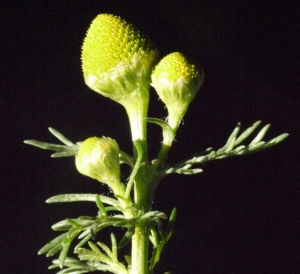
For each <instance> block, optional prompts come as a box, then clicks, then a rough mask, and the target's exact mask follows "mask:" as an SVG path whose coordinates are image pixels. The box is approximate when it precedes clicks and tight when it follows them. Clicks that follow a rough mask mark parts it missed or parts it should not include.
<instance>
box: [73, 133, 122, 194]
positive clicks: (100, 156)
mask: <svg viewBox="0 0 300 274" xmlns="http://www.w3.org/2000/svg"><path fill="white" fill-rule="evenodd" d="M119 152H120V149H119V146H118V144H117V142H116V141H115V140H113V139H111V138H105V137H102V138H99V137H91V138H88V139H86V140H85V141H84V142H83V143H82V144H81V145H80V147H79V150H78V152H77V154H76V158H75V163H76V168H77V170H78V171H79V172H80V173H81V174H83V175H86V176H88V177H91V178H93V179H96V180H98V181H100V182H102V183H105V184H107V185H108V186H110V187H111V188H112V189H113V190H114V188H115V185H116V184H118V183H119V181H120V162H119Z"/></svg>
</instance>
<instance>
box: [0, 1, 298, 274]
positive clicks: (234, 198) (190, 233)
mask: <svg viewBox="0 0 300 274" xmlns="http://www.w3.org/2000/svg"><path fill="white" fill-rule="evenodd" d="M270 2H271V1H270ZM276 2H277V1H273V2H272V3H269V2H268V1H224V2H222V4H220V3H218V2H217V1H184V2H181V1H101V0H98V1H32V2H31V3H30V1H28V2H25V1H19V3H17V1H3V2H2V4H1V100H0V103H1V160H0V161H1V175H0V176H1V188H2V189H1V191H0V193H1V197H0V198H1V204H2V205H3V207H2V209H1V215H2V217H1V226H3V228H2V229H1V238H2V237H3V239H1V253H2V254H1V257H0V260H1V273H46V272H47V266H48V265H49V264H50V259H46V258H45V257H43V256H38V255H37V250H38V249H39V248H40V247H41V246H42V245H44V244H45V243H46V242H47V241H49V240H50V239H52V238H53V237H54V236H55V235H56V234H55V233H54V232H52V231H51V229H50V227H51V225H52V224H53V223H55V222H57V221H59V220H61V219H64V218H66V217H77V216H79V215H84V214H91V215H93V214H94V213H95V212H96V208H95V207H94V205H85V204H77V205H69V204H68V205H65V204H58V205H47V204H45V203H44V201H45V200H46V199H47V198H48V197H50V196H52V195H55V194H59V193H72V192H74V193H76V192H91V193H95V192H100V193H107V190H106V189H105V188H104V187H103V186H101V185H99V184H97V183H96V182H94V181H93V180H89V179H88V178H86V177H84V176H81V175H79V174H78V173H77V172H76V170H75V166H74V159H73V158H67V159H51V158H50V157H49V155H50V153H49V152H48V151H42V150H38V149H36V148H33V147H30V146H26V145H24V144H23V143H22V142H23V140H25V139H37V140H43V141H48V142H55V141H56V140H55V139H54V137H53V136H51V134H50V133H49V132H48V130H47V128H48V127H49V126H52V127H54V128H56V129H58V130H59V131H61V132H62V133H64V134H65V135H66V136H68V137H69V138H70V139H71V140H73V141H81V140H84V139H85V138H87V137H90V136H95V135H97V136H102V135H105V136H110V137H112V138H114V139H116V140H117V141H118V143H119V145H120V147H121V149H122V150H124V151H126V152H128V153H130V152H131V144H130V133H129V130H128V122H127V120H126V116H125V112H124V110H123V109H122V107H121V106H119V105H116V104H115V103H114V102H112V101H109V100H108V99H106V98H104V97H101V96H99V95H98V94H96V93H95V92H93V91H91V90H89V89H88V88H87V86H86V85H85V84H84V81H83V77H82V73H81V67H80V66H81V64H80V50H81V44H82V40H83V38H84V36H85V32H86V30H87V28H88V27H89V24H90V22H91V21H92V20H93V19H94V17H95V16H96V15H97V14H99V13H114V14H116V15H119V16H122V17H124V18H125V19H127V20H128V21H130V22H132V23H133V24H135V25H136V26H137V27H138V28H140V29H141V30H142V31H143V32H144V33H145V34H146V35H147V36H148V37H149V38H150V39H151V40H152V41H153V42H154V43H155V44H156V45H157V47H158V49H159V51H160V56H161V57H162V56H164V55H166V54H168V53H170V52H173V51H180V52H182V53H184V54H186V55H187V56H189V57H191V58H193V59H194V60H195V61H196V62H198V63H200V64H201V65H202V66H203V68H204V71H205V77H206V78H205V83H204V85H203V87H202V89H201V90H200V92H199V94H198V95H197V97H196V99H195V100H194V102H193V103H192V104H191V106H190V109H189V112H188V114H187V115H186V117H185V119H184V125H183V126H182V127H181V129H180V130H179V132H178V136H177V141H176V143H175V144H174V147H173V150H172V152H171V154H170V159H171V160H170V161H172V162H176V161H178V160H181V159H182V158H186V157H189V156H192V155H193V154H195V153H197V152H200V151H202V149H204V148H207V147H209V146H213V147H214V148H218V147H220V146H222V144H223V143H224V142H225V140H226V138H227V137H228V135H229V133H230V132H231V130H232V129H233V128H234V126H235V125H236V123H237V122H239V121H240V122H242V125H243V126H244V128H245V127H246V126H250V125H251V124H252V123H253V122H255V121H257V120H260V119H261V120H262V121H263V122H264V123H265V124H266V123H271V124H272V127H271V129H270V131H269V133H268V135H267V136H266V138H267V139H268V138H272V137H274V136H277V135H279V134H281V133H283V132H288V133H290V134H291V136H290V137H289V138H288V139H287V140H286V141H285V142H284V143H282V144H280V145H279V146H278V147H276V148H272V149H270V150H268V151H264V152H261V153H258V154H254V155H250V156H245V157H241V158H233V159H227V160H222V161H218V162H212V163H209V164H207V165H206V166H205V167H204V173H203V174H200V175H197V176H193V177H188V176H179V175H178V176H176V175H172V176H169V177H167V178H165V179H164V180H163V182H162V183H161V185H160V186H159V187H158V189H157V194H156V197H155V202H154V204H153V209H157V210H161V211H165V212H166V213H168V214H169V213H170V211H171V210H172V208H173V207H175V206H176V207H177V208H178V214H179V217H178V221H177V225H176V229H175V232H174V237H173V239H172V241H171V243H170V244H169V245H168V247H167V249H166V252H165V254H164V256H163V258H162V259H161V262H160V263H159V265H158V268H157V271H156V273H163V271H167V270H170V271H172V273H299V272H300V257H299V255H300V254H299V253H300V252H299V250H300V248H299V244H300V241H299V239H298V236H299V206H300V202H299V201H300V195H299V167H298V155H297V154H298V153H297V152H298V151H299V149H298V147H299V137H297V133H298V125H299V95H298V93H299V52H298V49H299V42H300V41H299V5H297V4H295V3H296V2H297V1H284V5H283V4H276ZM278 2H280V1H278ZM281 2H283V1H281ZM293 2H294V3H293ZM152 92H153V93H152V101H151V105H150V114H149V115H150V116H152V117H159V118H164V117H165V116H166V113H165V110H164V108H163V105H162V104H161V102H159V101H158V100H157V97H156V95H155V94H154V91H152ZM149 139H150V144H149V146H150V150H151V153H150V155H151V157H155V155H156V152H157V149H158V144H159V142H160V132H159V129H158V128H157V127H155V126H153V125H150V126H149ZM53 273H54V272H53Z"/></svg>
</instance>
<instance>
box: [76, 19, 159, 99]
mask: <svg viewBox="0 0 300 274" xmlns="http://www.w3.org/2000/svg"><path fill="white" fill-rule="evenodd" d="M155 59H156V50H155V49H154V47H153V46H152V44H151V43H150V42H149V41H148V40H147V39H146V38H145V37H144V36H143V35H142V34H141V33H140V32H139V31H138V30H136V29H135V28H134V27H133V25H131V24H130V23H128V22H126V21H125V20H124V19H122V18H120V17H118V16H114V15H112V14H100V15H98V16H97V17H96V18H95V19H94V20H93V22H92V24H91V26H90V28H89V30H88V32H87V34H86V37H85V39H84V42H83V46H82V69H83V74H84V79H85V82H86V84H87V85H88V86H89V87H90V88H91V89H93V90H94V91H96V92H99V93H100V94H102V95H104V96H106V97H109V98H111V99H113V100H115V101H117V102H119V103H122V100H123V99H124V98H126V97H128V95H129V94H130V93H132V92H134V91H136V88H137V86H139V85H140V84H141V82H143V83H145V84H149V82H150V74H151V69H152V65H153V62H154V61H155ZM125 100H126V99H125Z"/></svg>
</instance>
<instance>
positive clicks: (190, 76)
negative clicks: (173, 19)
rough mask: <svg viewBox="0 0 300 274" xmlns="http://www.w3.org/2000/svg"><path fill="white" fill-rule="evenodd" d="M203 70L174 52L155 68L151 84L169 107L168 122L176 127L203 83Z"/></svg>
mask: <svg viewBox="0 0 300 274" xmlns="http://www.w3.org/2000/svg"><path fill="white" fill-rule="evenodd" d="M203 76H204V74H203V71H202V69H201V68H198V67H197V66H196V65H195V64H192V63H190V62H189V61H188V60H187V58H186V57H185V56H184V55H183V54H181V53H179V52H174V53H171V54H169V55H167V56H165V57H164V58H163V59H162V60H161V61H160V62H159V63H158V64H157V66H156V67H155V68H154V70H153V72H152V75H151V78H152V83H151V85H152V86H153V87H154V88H155V90H156V91H157V93H158V95H159V97H160V99H161V100H162V101H163V102H164V103H165V105H166V107H167V109H168V113H169V115H168V123H169V125H170V126H171V127H172V128H173V129H175V128H177V127H178V125H179V124H180V121H181V119H182V118H183V116H184V115H185V113H186V111H187V109H188V106H189V104H190V103H191V101H192V100H193V99H194V98H195V96H196V94H197V91H198V90H199V89H200V87H201V86H202V83H203Z"/></svg>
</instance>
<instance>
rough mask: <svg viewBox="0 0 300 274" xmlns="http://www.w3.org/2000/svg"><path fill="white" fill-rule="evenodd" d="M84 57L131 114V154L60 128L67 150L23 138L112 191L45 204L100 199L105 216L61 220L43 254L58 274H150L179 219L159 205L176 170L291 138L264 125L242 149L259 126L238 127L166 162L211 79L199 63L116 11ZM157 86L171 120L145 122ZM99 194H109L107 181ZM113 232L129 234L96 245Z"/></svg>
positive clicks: (99, 85)
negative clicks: (157, 133) (219, 140)
mask: <svg viewBox="0 0 300 274" xmlns="http://www.w3.org/2000/svg"><path fill="white" fill-rule="evenodd" d="M81 60H82V70H83V76H84V80H85V83H86V84H87V86H88V87H89V88H91V89H92V90H94V91H95V92H97V93H99V94H100V95H102V96H104V97H107V98H110V99H112V100H114V101H115V102H117V103H119V104H121V105H122V106H123V107H124V108H125V110H126V113H127V115H128V119H129V122H130V129H131V136H132V143H133V154H132V155H129V154H127V153H125V152H124V151H122V150H121V149H120V147H119V145H118V143H117V141H116V140H113V139H111V138H109V137H90V138H88V139H86V140H84V141H83V142H77V143H73V142H71V141H70V140H68V139H67V138H66V137H65V136H64V135H63V134H61V133H60V132H58V131H57V130H55V129H53V128H49V130H50V132H51V133H52V134H53V135H54V136H55V137H56V138H57V139H58V140H59V141H61V142H62V143H63V144H52V143H45V142H41V141H36V140H26V141H25V143H26V144H29V145H33V146H36V147H39V148H42V149H49V150H53V151H55V153H54V154H52V157H68V156H75V165H76V168H77V170H78V172H79V173H81V174H83V175H85V176H88V177H91V178H93V179H95V180H97V181H99V182H100V183H101V184H105V185H107V187H108V188H109V189H110V190H111V193H112V194H111V195H101V194H97V193H96V194H91V193H77V194H61V195H56V196H54V197H51V198H49V199H48V200H47V201H46V202H47V203H63V202H65V203H66V202H79V201H86V202H93V203H95V205H96V208H97V211H96V212H95V213H94V215H93V216H80V217H78V218H75V219H74V218H72V219H71V218H67V219H65V220H62V221H60V222H58V223H56V224H54V225H53V226H52V229H53V230H55V231H58V232H59V233H60V235H59V236H57V237H56V238H55V239H53V240H52V241H50V242H49V243H47V244H46V245H45V246H43V247H42V248H41V249H40V251H39V252H38V253H39V254H46V256H47V257H49V256H53V255H55V254H59V255H58V258H57V259H55V260H53V263H52V265H51V266H50V267H49V269H58V272H57V273H59V274H63V273H74V274H75V273H90V272H94V271H103V272H110V273H116V274H117V273H118V274H150V273H153V272H154V268H155V266H156V264H157V263H158V261H159V259H160V258H161V254H162V251H163V249H164V247H165V245H166V243H167V242H168V241H169V239H170V237H171V235H172V231H173V228H174V222H175V220H176V208H174V210H173V211H172V212H171V213H170V215H169V217H168V216H167V215H166V214H165V213H163V212H160V211H156V210H152V208H151V205H152V202H153V197H154V194H155V190H156V187H157V185H158V183H159V182H160V181H161V180H162V179H163V178H164V177H165V176H166V175H168V174H171V173H178V174H185V175H193V174H198V173H200V172H202V171H203V170H202V169H201V168H200V167H199V165H200V164H203V163H206V162H209V161H212V160H216V159H222V158H226V157H232V156H239V155H245V154H249V153H253V152H257V151H260V150H263V149H266V148H269V147H272V146H274V145H276V144H278V143H279V142H281V141H283V140H284V139H285V138H286V137H287V136H288V134H286V133H285V134H281V135H280V136H278V137H276V138H273V139H272V140H270V141H267V142H265V141H263V137H264V135H265V134H266V132H267V130H268V128H269V126H270V125H266V126H264V127H263V128H262V129H260V130H259V132H258V133H257V134H256V136H255V137H254V138H253V139H252V141H251V142H248V144H247V145H244V144H243V143H244V141H245V140H246V139H247V138H248V137H249V136H250V134H252V133H253V132H254V131H255V130H256V129H257V128H258V127H259V125H260V123H261V122H260V121H258V122H256V123H254V124H253V125H252V126H250V127H249V128H247V129H246V130H244V131H243V132H242V133H240V129H241V125H240V123H238V124H237V126H236V127H235V128H234V130H233V132H232V133H231V134H230V136H229V137H228V138H227V141H226V143H225V145H224V146H223V147H222V148H220V149H218V150H214V149H213V148H207V149H206V150H204V152H203V153H202V154H200V155H195V156H194V157H193V158H191V159H188V160H184V161H182V162H180V163H178V164H176V165H174V166H169V165H168V163H167V156H168V152H169V150H170V148H171V146H172V143H173V141H174V139H175V136H176V133H177V130H178V127H179V126H180V123H181V120H182V118H183V117H184V115H185V113H186V111H187V109H188V107H189V105H190V103H191V102H192V100H193V99H194V97H195V96H196V94H197V92H198V90H199V89H200V87H201V85H202V83H203V77H204V74H203V71H202V69H201V67H199V66H197V65H195V64H194V63H193V62H191V61H190V60H189V59H188V58H187V57H185V56H184V55H183V54H182V53H179V52H173V53H170V54H169V55H167V56H165V57H163V58H162V59H161V60H158V54H157V50H156V48H155V47H154V45H153V44H152V43H151V42H150V41H149V40H147V39H146V38H145V37H144V36H143V35H142V33H141V32H140V31H139V30H137V29H136V28H135V27H134V26H133V25H132V24H130V23H128V22H127V21H125V20H124V19H122V18H120V17H118V16H115V15H111V14H100V15H98V16H97V17H96V18H95V19H94V20H93V22H92V23H91V26H90V28H89V29H88V31H87V34H86V37H85V39H84V41H83V46H82V57H81ZM150 86H152V87H153V88H154V89H155V90H156V92H157V94H158V96H159V98H160V99H161V101H162V102H163V103H164V104H165V107H166V109H167V112H168V116H167V119H166V120H162V119H158V118H150V117H148V116H147V112H148V105H149V89H150ZM148 123H154V124H156V125H157V126H159V127H160V128H161V131H162V142H161V148H160V151H159V153H158V155H157V157H156V158H155V159H149V158H148V154H147V124H148ZM121 164H124V165H128V166H129V168H130V170H131V173H130V176H129V178H128V180H127V181H122V180H121V178H123V177H122V176H121V169H120V165H121ZM99 189H100V191H101V189H103V188H102V186H101V185H100V188H99ZM107 227H117V228H121V229H120V233H121V234H120V235H122V236H120V237H117V236H116V235H115V234H114V233H111V239H110V241H111V245H107V244H105V243H103V242H100V241H98V240H97V235H98V234H99V233H100V232H101V230H102V229H108V228H107ZM122 233H123V234H122ZM125 245H129V246H130V249H129V250H130V252H129V254H125V255H122V256H121V255H120V254H119V253H121V252H120V251H121V250H123V247H124V246H125ZM72 253H73V255H72Z"/></svg>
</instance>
